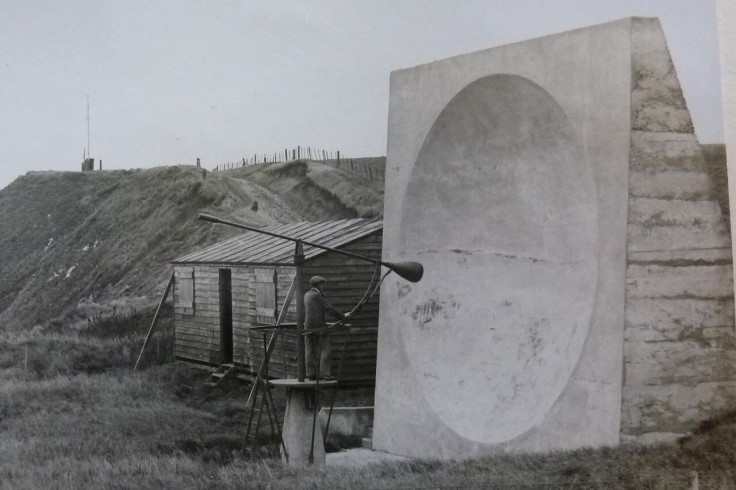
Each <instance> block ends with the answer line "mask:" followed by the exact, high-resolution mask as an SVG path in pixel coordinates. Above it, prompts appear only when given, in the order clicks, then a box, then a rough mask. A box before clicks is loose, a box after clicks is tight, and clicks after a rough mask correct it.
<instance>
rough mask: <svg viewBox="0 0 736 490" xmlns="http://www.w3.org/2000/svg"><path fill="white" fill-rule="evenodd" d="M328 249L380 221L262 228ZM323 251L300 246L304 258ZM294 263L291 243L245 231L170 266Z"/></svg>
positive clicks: (359, 235) (373, 229)
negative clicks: (302, 249)
mask: <svg viewBox="0 0 736 490" xmlns="http://www.w3.org/2000/svg"><path fill="white" fill-rule="evenodd" d="M263 229H264V230H266V231H270V232H272V233H278V234H280V235H286V236H290V237H294V238H299V239H301V240H307V241H309V242H313V243H319V244H320V245H324V246H327V247H331V248H338V247H341V246H342V245H346V244H348V243H350V242H353V241H355V240H357V239H359V238H362V237H364V236H366V235H370V234H371V233H373V232H376V231H378V230H381V229H383V220H380V219H368V218H355V219H343V220H336V221H301V222H298V223H288V224H285V225H274V226H269V227H266V228H263ZM325 252H326V251H325V250H322V249H319V248H316V247H310V246H308V245H305V246H304V256H305V258H306V259H311V258H312V257H316V256H317V255H320V254H323V253H325ZM293 262H294V242H292V241H291V240H284V239H282V238H276V237H271V236H268V235H263V234H261V233H256V232H254V231H246V232H245V233H243V234H242V235H238V236H235V237H232V238H230V239H228V240H224V241H222V242H219V243H216V244H214V245H211V246H209V247H207V248H204V249H202V250H199V251H197V252H192V253H190V254H187V255H184V256H182V257H179V258H177V259H175V260H173V261H172V263H174V264H176V263H180V264H181V263H189V264H191V263H227V264H291V263H293Z"/></svg>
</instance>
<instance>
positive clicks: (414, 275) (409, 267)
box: [384, 262, 424, 282]
mask: <svg viewBox="0 0 736 490" xmlns="http://www.w3.org/2000/svg"><path fill="white" fill-rule="evenodd" d="M384 265H385V266H386V267H388V268H389V269H391V270H392V271H394V272H395V273H397V274H398V275H399V276H401V277H402V278H404V279H406V280H407V281H409V282H419V281H420V280H421V279H422V276H423V275H424V266H423V265H422V264H420V263H419V262H384Z"/></svg>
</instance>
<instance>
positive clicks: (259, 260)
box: [172, 218, 383, 384]
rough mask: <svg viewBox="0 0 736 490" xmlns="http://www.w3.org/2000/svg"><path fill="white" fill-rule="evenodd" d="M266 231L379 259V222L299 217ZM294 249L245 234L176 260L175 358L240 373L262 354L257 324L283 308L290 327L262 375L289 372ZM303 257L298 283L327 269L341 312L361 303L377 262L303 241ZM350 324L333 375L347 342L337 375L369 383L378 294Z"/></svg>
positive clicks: (341, 336) (339, 339)
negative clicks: (300, 279)
mask: <svg viewBox="0 0 736 490" xmlns="http://www.w3.org/2000/svg"><path fill="white" fill-rule="evenodd" d="M264 229H265V230H268V231H271V232H274V233H278V234H282V235H287V236H291V237H295V238H300V239H302V240H307V241H310V242H313V243H318V244H320V245H325V246H328V247H331V248H336V249H341V250H346V251H351V252H355V253H358V254H361V255H365V256H367V257H370V258H373V259H380V258H381V250H382V247H381V243H382V237H383V222H382V221H381V220H376V219H364V218H358V219H347V220H338V221H323V222H300V223H290V224H286V225H276V226H271V227H268V228H264ZM294 248H295V247H294V242H291V241H288V240H284V239H280V238H275V237H270V236H267V235H263V234H260V233H255V232H246V233H243V234H242V235H239V236H236V237H233V238H230V239H228V240H225V241H223V242H220V243H217V244H215V245H212V246H210V247H207V248H205V249H203V250H200V251H197V252H193V253H190V254H188V255H185V256H183V257H180V258H178V259H176V260H174V261H173V262H172V264H173V267H174V288H173V294H174V314H175V320H174V321H175V353H176V357H177V359H179V360H182V361H187V362H192V363H197V364H202V365H207V366H212V367H217V366H221V365H230V364H232V365H234V366H236V367H237V368H238V371H239V372H241V373H249V374H252V373H253V372H254V371H255V370H257V368H258V366H259V364H260V360H261V359H262V358H263V352H264V343H265V341H266V339H267V337H268V334H267V333H266V330H267V329H266V328H264V326H266V325H269V324H274V323H276V320H277V318H279V316H280V315H281V314H283V315H284V317H285V322H286V324H287V327H286V328H285V329H284V332H285V334H284V335H282V336H281V337H280V339H279V341H278V343H277V344H276V350H275V352H274V353H273V354H272V356H271V362H270V364H269V375H270V376H271V377H296V335H295V329H294V328H293V326H294V325H295V322H296V302H295V301H294V299H293V296H294V295H293V294H292V293H291V292H290V291H293V290H294V289H295V287H294V284H293V282H294V279H295V276H296V269H295V267H294ZM304 256H305V259H306V263H305V265H304V269H303V277H304V284H303V288H304V291H307V290H308V289H309V287H310V286H309V279H310V278H311V277H312V276H315V275H319V276H323V277H325V278H326V279H327V281H328V282H327V284H326V285H325V288H324V292H325V295H326V296H327V300H328V301H329V302H330V303H331V304H332V305H333V306H335V307H336V308H337V309H339V310H340V311H343V312H349V311H350V310H351V309H352V308H353V307H354V306H355V305H356V304H357V303H358V302H359V301H360V299H361V298H362V297H363V295H364V293H365V292H366V290H367V288H368V287H369V285H370V282H371V279H372V277H373V275H374V272H375V270H376V266H375V265H374V264H372V263H370V262H366V261H363V260H360V259H356V258H352V257H348V256H345V255H342V254H338V253H335V252H330V251H325V250H322V249H318V248H315V247H310V246H305V247H304ZM379 272H380V271H379ZM350 325H351V327H350V328H349V329H348V328H341V329H339V330H336V331H335V332H334V333H333V335H332V345H333V352H332V357H333V373H336V372H337V369H338V366H339V364H340V358H341V357H343V356H342V351H343V347H344V349H345V354H344V357H343V359H344V360H343V362H342V365H341V372H340V374H341V376H340V378H341V380H342V381H343V382H345V383H349V384H372V383H374V382H375V366H376V337H377V329H378V295H375V296H373V297H371V299H370V300H369V301H368V302H367V303H366V305H365V307H364V308H363V309H362V310H361V311H360V312H359V313H357V314H356V315H355V316H354V317H353V318H352V319H351V321H350ZM288 326H291V327H292V328H291V329H290V328H289V327H288Z"/></svg>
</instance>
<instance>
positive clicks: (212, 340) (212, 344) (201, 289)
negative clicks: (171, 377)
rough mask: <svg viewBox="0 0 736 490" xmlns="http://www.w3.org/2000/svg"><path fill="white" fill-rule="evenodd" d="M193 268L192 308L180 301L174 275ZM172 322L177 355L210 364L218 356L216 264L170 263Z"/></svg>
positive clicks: (177, 282)
mask: <svg viewBox="0 0 736 490" xmlns="http://www.w3.org/2000/svg"><path fill="white" fill-rule="evenodd" d="M192 269H193V270H194V311H193V312H192V311H191V310H189V309H187V308H185V307H184V306H183V305H182V304H180V299H181V297H182V293H183V292H184V291H182V284H181V281H179V280H177V277H176V276H177V275H181V274H186V273H187V271H190V270H192ZM174 273H175V277H174V322H175V325H176V340H175V344H174V352H175V355H176V357H177V358H180V359H188V360H192V361H196V362H199V363H205V364H212V363H216V362H219V358H220V304H219V292H218V278H219V272H218V268H217V267H208V266H194V267H192V266H179V265H177V266H175V267H174Z"/></svg>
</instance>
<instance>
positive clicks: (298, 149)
mask: <svg viewBox="0 0 736 490" xmlns="http://www.w3.org/2000/svg"><path fill="white" fill-rule="evenodd" d="M301 157H302V147H301V146H298V145H297V147H296V158H297V160H298V159H300V158H301Z"/></svg>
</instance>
